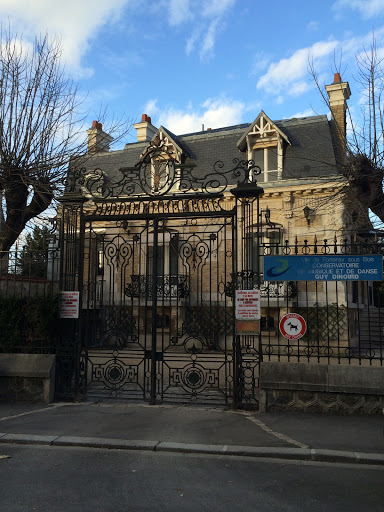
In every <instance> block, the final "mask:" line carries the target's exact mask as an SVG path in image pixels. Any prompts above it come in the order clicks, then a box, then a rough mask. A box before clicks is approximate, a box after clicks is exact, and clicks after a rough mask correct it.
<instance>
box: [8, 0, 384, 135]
mask: <svg viewBox="0 0 384 512" xmlns="http://www.w3.org/2000/svg"><path fill="white" fill-rule="evenodd" d="M0 18H1V20H2V24H3V26H4V25H8V23H9V24H10V26H11V30H12V31H13V32H14V33H17V34H18V36H19V37H20V36H22V38H23V41H24V42H25V43H28V42H30V41H32V40H33V38H34V36H35V35H39V34H44V33H45V32H47V33H48V34H49V36H50V37H52V38H53V37H54V36H59V37H60V39H61V43H62V47H63V52H62V59H63V63H64V64H65V66H66V70H67V72H68V73H69V74H71V76H72V77H73V78H74V80H75V81H76V82H77V83H78V86H79V91H80V94H81V95H83V96H84V98H85V100H84V105H85V107H86V108H87V110H88V111H89V112H88V114H87V119H86V123H85V128H88V127H90V125H91V123H92V120H95V119H96V120H97V117H96V116H97V114H98V112H99V110H100V105H102V106H103V107H105V106H107V107H108V115H110V116H115V117H120V116H123V117H125V118H127V119H130V120H131V122H132V123H135V122H139V121H140V119H141V115H142V114H143V113H145V114H147V115H148V116H151V118H152V124H154V125H155V126H157V127H159V126H161V125H162V126H165V127H166V128H168V129H169V130H171V131H172V132H174V133H175V134H178V135H180V134H183V133H190V132H194V131H200V130H201V128H202V125H204V127H205V129H207V128H219V127H222V126H230V125H235V124H239V123H251V122H252V121H253V120H254V119H255V118H256V117H257V115H258V114H259V112H260V110H264V112H265V113H266V114H267V115H268V116H269V117H270V118H271V119H273V120H278V119H285V118H290V117H305V116H309V115H317V114H327V113H328V109H327V106H326V105H325V104H324V102H323V100H322V99H321V95H320V94H319V92H318V90H317V89H316V86H315V84H314V81H313V78H312V77H311V76H310V74H309V72H308V62H309V61H312V62H313V65H314V68H315V69H316V72H317V74H318V78H319V83H320V84H321V85H324V84H329V83H332V82H333V74H334V72H336V71H341V76H342V79H343V80H344V81H348V82H349V84H350V88H351V91H352V96H351V99H350V107H351V109H352V111H353V112H355V113H356V115H357V112H358V110H359V108H360V106H359V105H360V103H361V95H360V92H361V91H360V89H361V86H360V85H359V84H358V82H357V80H356V79H357V74H356V63H355V59H356V55H358V54H359V53H360V52H361V51H363V50H364V48H366V49H368V48H369V47H370V45H371V42H372V32H373V31H374V33H375V38H376V41H377V46H378V47H379V49H380V51H382V52H383V56H384V0H322V1H321V2H311V1H308V0H305V1H304V0H291V1H290V2H287V1H286V0H284V1H282V0H275V1H274V2H260V1H258V0H158V1H153V0H66V1H65V2H63V1H62V0H0ZM135 140H136V131H135V130H134V129H132V130H131V131H130V133H129V134H127V135H126V137H125V140H124V141H123V142H134V141H135Z"/></svg>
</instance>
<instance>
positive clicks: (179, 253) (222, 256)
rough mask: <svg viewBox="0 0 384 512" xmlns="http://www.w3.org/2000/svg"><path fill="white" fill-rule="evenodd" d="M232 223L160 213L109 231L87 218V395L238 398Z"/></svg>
mask: <svg viewBox="0 0 384 512" xmlns="http://www.w3.org/2000/svg"><path fill="white" fill-rule="evenodd" d="M195 205H197V203H195ZM233 219H234V217H233V213H231V212H230V213H229V214H228V215H223V213H220V215H217V216H210V217H208V218H207V217H206V216H203V217H199V216H197V214H192V215H191V216H184V215H183V216H182V217H174V216H171V215H164V214H162V215H160V214H152V215H147V216H140V215H138V216H134V217H129V216H128V217H126V218H124V219H118V220H113V221H109V222H108V223H107V225H106V226H105V227H103V228H100V227H97V225H98V221H97V218H96V217H95V218H94V219H93V220H88V219H86V220H85V222H84V235H85V237H84V262H85V269H84V279H83V298H82V300H83V318H82V335H81V340H82V352H81V357H82V367H83V374H84V379H86V381H87V394H88V396H97V397H120V398H124V397H126V398H130V399H132V398H138V399H144V400H148V401H150V402H152V403H154V402H162V401H163V400H172V401H181V402H187V401H200V397H201V399H202V400H203V401H205V402H206V401H215V402H219V403H227V402H231V401H232V400H233V392H234V390H233V329H234V321H233V308H232V301H231V300H230V298H229V297H228V296H227V295H226V293H225V291H226V283H227V282H228V281H229V280H230V277H231V275H232V273H233V272H234V268H233V263H234V260H233V251H234V249H233V243H234V236H233V230H234V222H233ZM99 224H100V223H99Z"/></svg>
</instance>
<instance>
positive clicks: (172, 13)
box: [168, 0, 192, 26]
mask: <svg viewBox="0 0 384 512" xmlns="http://www.w3.org/2000/svg"><path fill="white" fill-rule="evenodd" d="M168 9H169V24H170V25H171V26H175V25H180V24H181V23H184V22H186V21H187V20H188V19H190V18H191V17H192V13H191V11H190V9H189V0H170V1H169V6H168Z"/></svg>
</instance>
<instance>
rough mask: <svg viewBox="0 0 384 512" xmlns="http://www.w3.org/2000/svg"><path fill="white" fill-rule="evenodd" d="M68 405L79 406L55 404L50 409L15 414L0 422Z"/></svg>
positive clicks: (5, 417) (1, 419) (0, 419)
mask: <svg viewBox="0 0 384 512" xmlns="http://www.w3.org/2000/svg"><path fill="white" fill-rule="evenodd" d="M66 405H77V404H70V403H68V404H67V403H63V404H55V405H51V406H49V407H44V408H43V409H34V410H33V411H26V412H21V413H20V414H14V415H13V416H4V417H3V418H0V421H6V420H12V419H13V418H21V417H22V416H28V414H35V413H36V412H44V411H51V410H52V409H56V408H58V407H64V406H66Z"/></svg>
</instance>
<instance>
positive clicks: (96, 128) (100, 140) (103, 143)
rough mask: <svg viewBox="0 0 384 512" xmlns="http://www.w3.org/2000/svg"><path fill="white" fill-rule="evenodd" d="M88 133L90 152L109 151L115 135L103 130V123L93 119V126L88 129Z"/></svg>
mask: <svg viewBox="0 0 384 512" xmlns="http://www.w3.org/2000/svg"><path fill="white" fill-rule="evenodd" d="M87 134H88V153H99V152H100V151H109V144H110V143H111V142H112V141H113V137H111V136H110V135H108V134H107V133H105V132H103V125H102V124H101V123H99V122H98V121H93V123H92V128H90V129H89V130H87Z"/></svg>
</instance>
